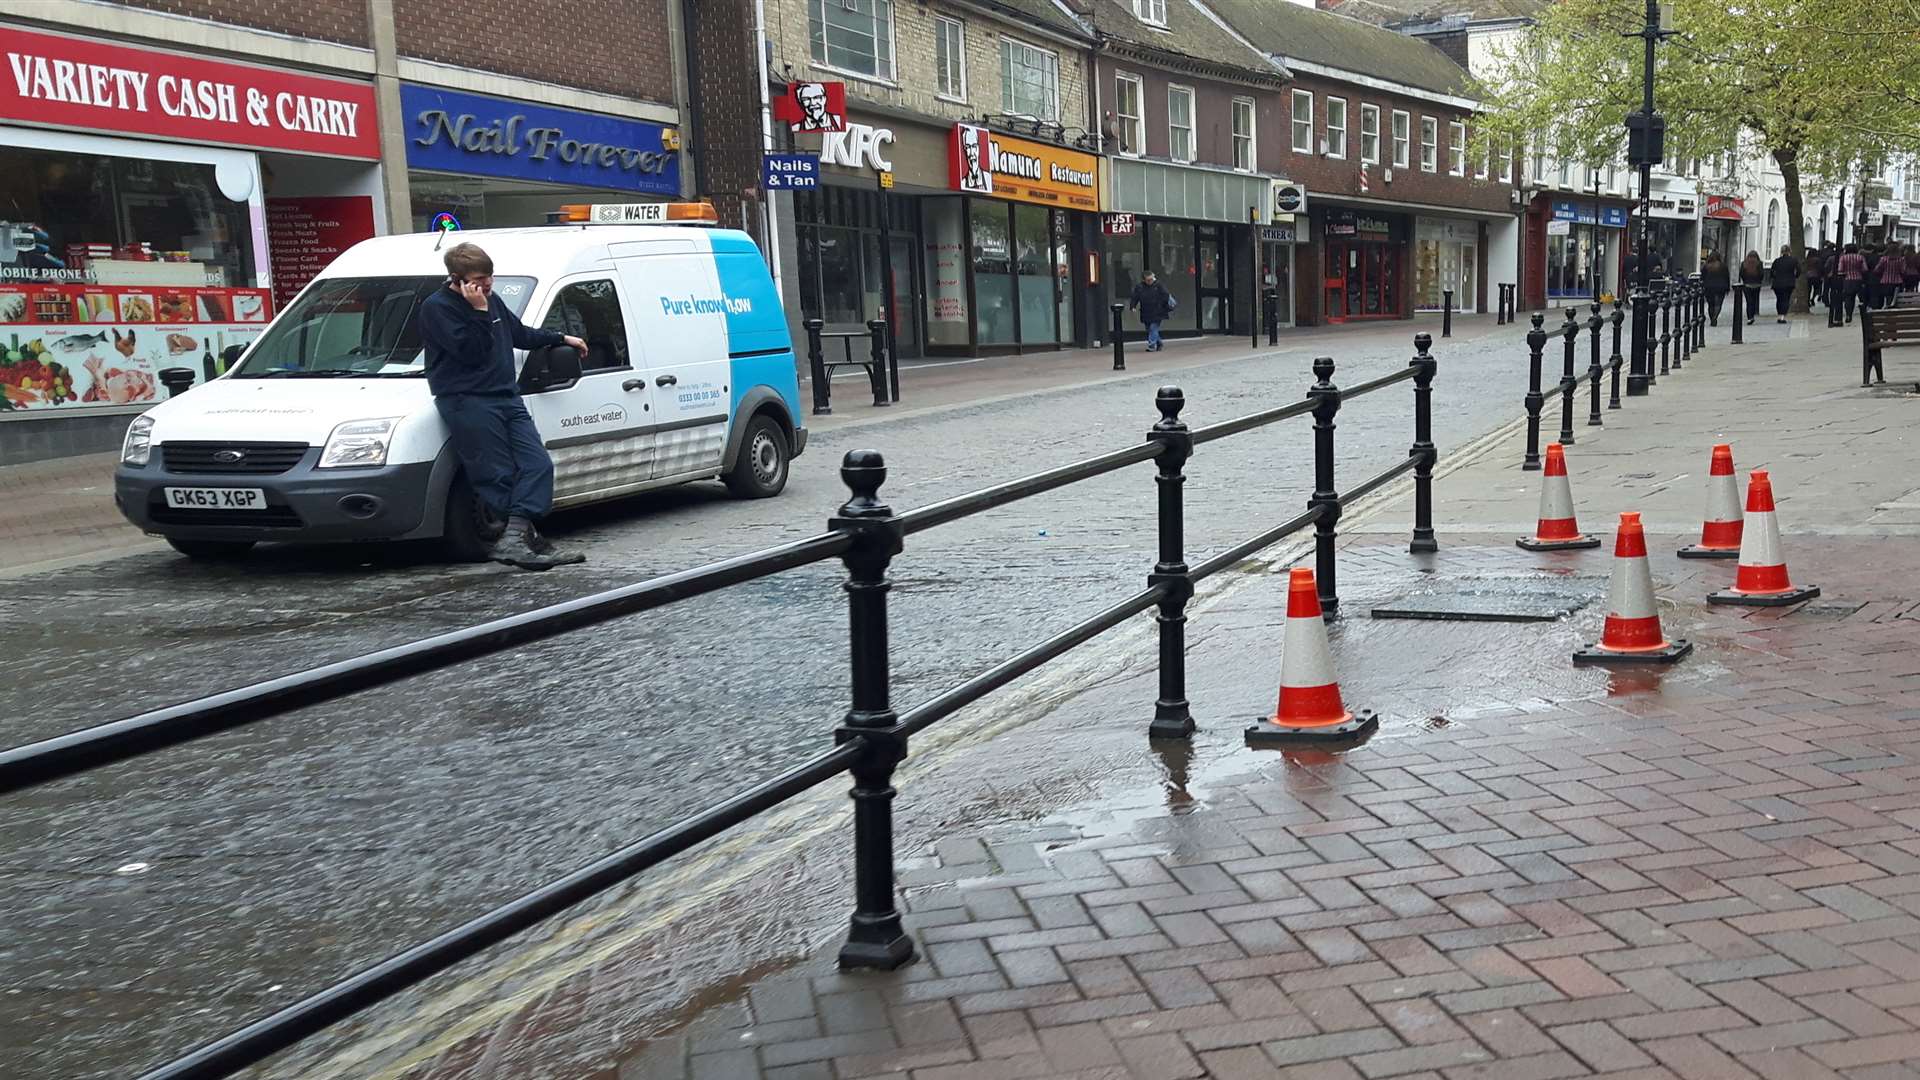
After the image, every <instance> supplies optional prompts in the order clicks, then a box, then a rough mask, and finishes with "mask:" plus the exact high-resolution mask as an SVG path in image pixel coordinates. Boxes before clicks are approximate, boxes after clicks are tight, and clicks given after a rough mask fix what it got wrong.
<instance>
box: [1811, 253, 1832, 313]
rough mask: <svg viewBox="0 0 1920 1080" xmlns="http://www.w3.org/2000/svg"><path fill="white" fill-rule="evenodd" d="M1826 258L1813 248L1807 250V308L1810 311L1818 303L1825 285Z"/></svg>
mask: <svg viewBox="0 0 1920 1080" xmlns="http://www.w3.org/2000/svg"><path fill="white" fill-rule="evenodd" d="M1826 277H1827V260H1826V259H1825V257H1824V256H1823V255H1822V253H1821V252H1820V251H1819V250H1818V249H1815V250H1813V251H1809V252H1807V310H1808V311H1812V310H1813V307H1814V305H1815V304H1818V303H1820V300H1821V296H1822V291H1821V290H1823V289H1824V288H1825V287H1826Z"/></svg>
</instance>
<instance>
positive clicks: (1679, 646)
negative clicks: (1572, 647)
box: [1573, 638, 1693, 664]
mask: <svg viewBox="0 0 1920 1080" xmlns="http://www.w3.org/2000/svg"><path fill="white" fill-rule="evenodd" d="M1692 651H1693V642H1691V641H1687V640H1684V639H1682V638H1675V639H1674V640H1672V641H1669V642H1667V643H1666V645H1664V646H1663V647H1661V648H1658V649H1644V650H1640V649H1636V650H1634V651H1632V652H1616V651H1615V650H1613V649H1608V648H1603V647H1602V646H1600V645H1598V644H1594V645H1589V646H1587V647H1586V648H1584V649H1581V650H1580V651H1579V652H1576V653H1574V654H1573V662H1574V663H1575V664H1671V663H1674V662H1675V661H1677V660H1679V659H1680V658H1681V657H1683V656H1685V655H1687V654H1688V653H1690V652H1692Z"/></svg>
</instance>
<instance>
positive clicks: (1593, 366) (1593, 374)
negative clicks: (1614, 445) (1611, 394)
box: [1587, 300, 1606, 427]
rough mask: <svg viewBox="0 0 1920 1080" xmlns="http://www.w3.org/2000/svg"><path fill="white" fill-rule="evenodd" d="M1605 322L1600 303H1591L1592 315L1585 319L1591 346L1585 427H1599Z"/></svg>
mask: <svg viewBox="0 0 1920 1080" xmlns="http://www.w3.org/2000/svg"><path fill="white" fill-rule="evenodd" d="M1603 322H1606V320H1605V319H1602V318H1601V317H1600V301H1598V300H1595V301H1594V302H1593V313H1592V314H1591V315H1589V316H1588V317H1587V343H1588V345H1590V346H1591V348H1590V349H1589V350H1588V353H1589V355H1588V357H1587V382H1588V384H1589V385H1588V387H1587V391H1588V393H1587V399H1588V400H1587V426H1588V427H1599V426H1600V383H1601V382H1602V381H1604V376H1605V371H1604V369H1602V368H1601V366H1600V324H1601V323H1603Z"/></svg>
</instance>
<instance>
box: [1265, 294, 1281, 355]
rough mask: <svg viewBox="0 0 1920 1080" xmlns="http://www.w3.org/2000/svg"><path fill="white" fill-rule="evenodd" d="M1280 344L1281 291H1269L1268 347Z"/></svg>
mask: <svg viewBox="0 0 1920 1080" xmlns="http://www.w3.org/2000/svg"><path fill="white" fill-rule="evenodd" d="M1278 344H1280V290H1278V289H1268V290H1267V346H1268V347H1269V348H1271V347H1273V346H1275V345H1278Z"/></svg>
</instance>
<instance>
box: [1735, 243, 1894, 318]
mask: <svg viewBox="0 0 1920 1080" xmlns="http://www.w3.org/2000/svg"><path fill="white" fill-rule="evenodd" d="M1803 269H1804V272H1805V273H1806V276H1807V303H1808V305H1809V306H1811V305H1813V304H1825V305H1827V306H1828V307H1829V308H1836V309H1839V310H1842V311H1844V312H1845V313H1846V317H1847V321H1848V322H1852V321H1853V313H1854V308H1855V305H1856V304H1857V305H1858V306H1859V307H1861V308H1863V309H1864V308H1884V307H1892V306H1893V303H1894V298H1895V297H1896V296H1898V295H1899V294H1900V293H1902V292H1914V291H1915V290H1916V289H1917V288H1920V250H1915V248H1914V246H1913V245H1912V244H1902V243H1899V242H1896V241H1890V242H1888V243H1887V244H1886V245H1884V246H1881V245H1869V246H1868V247H1866V248H1865V249H1864V250H1862V248H1861V246H1860V245H1859V244H1848V245H1847V246H1846V247H1845V248H1842V247H1840V246H1839V245H1837V244H1827V245H1826V246H1824V247H1822V248H1820V249H1819V250H1818V251H1810V252H1808V253H1807V260H1806V264H1805V266H1804V267H1802V265H1801V262H1800V260H1799V259H1798V258H1796V257H1794V254H1793V248H1792V247H1789V246H1785V245H1782V246H1781V248H1780V257H1779V258H1777V259H1774V260H1773V262H1772V263H1771V264H1767V263H1763V262H1761V261H1760V253H1759V252H1758V251H1749V252H1747V257H1746V258H1744V259H1742V260H1740V265H1739V267H1738V268H1731V267H1728V266H1727V263H1726V260H1725V259H1723V258H1722V257H1721V256H1720V253H1719V252H1717V251H1711V252H1708V253H1707V257H1706V259H1705V260H1704V261H1702V262H1701V264H1700V285H1701V287H1702V288H1703V289H1704V290H1705V292H1706V297H1707V317H1708V319H1709V321H1710V322H1711V324H1712V325H1714V326H1718V325H1720V309H1721V305H1722V304H1724V303H1725V301H1726V298H1727V293H1729V292H1731V291H1732V289H1733V287H1734V285H1735V284H1736V280H1735V279H1736V277H1737V279H1738V280H1737V284H1738V285H1739V287H1740V296H1739V297H1738V298H1737V299H1736V300H1735V301H1734V307H1733V317H1734V318H1736V319H1737V318H1740V316H1741V308H1742V306H1744V307H1745V308H1746V319H1747V325H1748V326H1752V325H1753V320H1754V318H1755V317H1756V316H1758V315H1759V313H1760V290H1762V289H1764V288H1767V287H1769V286H1771V287H1772V288H1773V309H1774V318H1775V321H1776V322H1786V321H1787V307H1788V305H1790V304H1791V303H1792V302H1793V287H1794V284H1795V283H1796V282H1798V281H1799V280H1800V275H1801V273H1802V271H1803Z"/></svg>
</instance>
